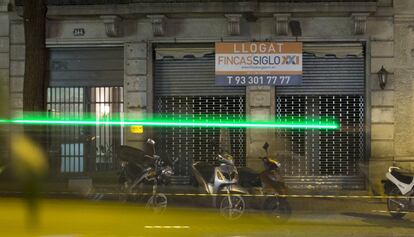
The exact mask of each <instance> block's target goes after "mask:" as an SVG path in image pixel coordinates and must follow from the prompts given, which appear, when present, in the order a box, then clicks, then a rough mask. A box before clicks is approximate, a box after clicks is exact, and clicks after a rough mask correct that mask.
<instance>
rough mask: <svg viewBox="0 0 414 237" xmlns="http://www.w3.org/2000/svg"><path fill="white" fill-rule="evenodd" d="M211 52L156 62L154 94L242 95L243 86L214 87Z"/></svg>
mask: <svg viewBox="0 0 414 237" xmlns="http://www.w3.org/2000/svg"><path fill="white" fill-rule="evenodd" d="M214 60H215V58H214V54H208V55H204V56H202V57H195V56H193V55H186V56H184V57H183V58H171V57H164V58H163V59H159V60H156V61H155V75H156V81H155V94H156V95H157V96H200V95H208V96H212V95H244V94H245V91H246V89H245V87H224V86H216V85H215V81H214V77H215V75H214V71H215V69H214V67H215V64H214Z"/></svg>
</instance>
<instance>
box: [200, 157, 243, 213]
mask: <svg viewBox="0 0 414 237" xmlns="http://www.w3.org/2000/svg"><path fill="white" fill-rule="evenodd" d="M217 161H218V163H219V165H217V166H214V165H211V164H209V163H206V162H195V163H193V165H192V171H193V178H194V179H195V180H196V182H197V184H198V185H199V186H200V187H202V189H203V192H204V193H207V194H212V196H213V200H212V205H213V207H217V208H218V209H219V210H220V213H221V214H222V215H223V216H224V217H226V218H227V219H230V220H234V219H237V218H239V217H241V216H242V215H243V213H244V211H245V208H246V203H245V201H244V199H243V197H242V196H241V195H242V194H247V192H246V190H244V189H243V188H242V187H240V186H239V185H238V184H237V183H238V179H239V178H238V171H237V168H236V166H235V165H234V161H233V157H232V156H231V155H229V154H224V155H218V156H217Z"/></svg>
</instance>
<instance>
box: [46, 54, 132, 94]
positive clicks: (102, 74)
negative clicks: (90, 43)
mask: <svg viewBox="0 0 414 237" xmlns="http://www.w3.org/2000/svg"><path fill="white" fill-rule="evenodd" d="M123 58H124V51H123V48H121V47H114V48H51V49H49V86H51V87H57V86H123V78H124V59H123Z"/></svg>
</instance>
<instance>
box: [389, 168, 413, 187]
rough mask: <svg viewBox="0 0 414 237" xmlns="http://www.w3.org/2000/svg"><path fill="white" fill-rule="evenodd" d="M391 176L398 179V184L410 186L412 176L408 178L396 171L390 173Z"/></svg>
mask: <svg viewBox="0 0 414 237" xmlns="http://www.w3.org/2000/svg"><path fill="white" fill-rule="evenodd" d="M391 175H392V176H394V177H395V178H396V179H398V180H399V181H400V182H402V183H405V184H410V183H411V182H413V176H408V175H406V174H404V173H402V172H399V171H397V170H393V171H391Z"/></svg>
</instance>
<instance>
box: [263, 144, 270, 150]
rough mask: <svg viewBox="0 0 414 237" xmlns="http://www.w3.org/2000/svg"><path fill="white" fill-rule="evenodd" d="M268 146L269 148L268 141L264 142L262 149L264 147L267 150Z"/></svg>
mask: <svg viewBox="0 0 414 237" xmlns="http://www.w3.org/2000/svg"><path fill="white" fill-rule="evenodd" d="M268 148H269V143H267V142H265V144H264V145H263V149H265V150H266V152H267V149H268Z"/></svg>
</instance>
